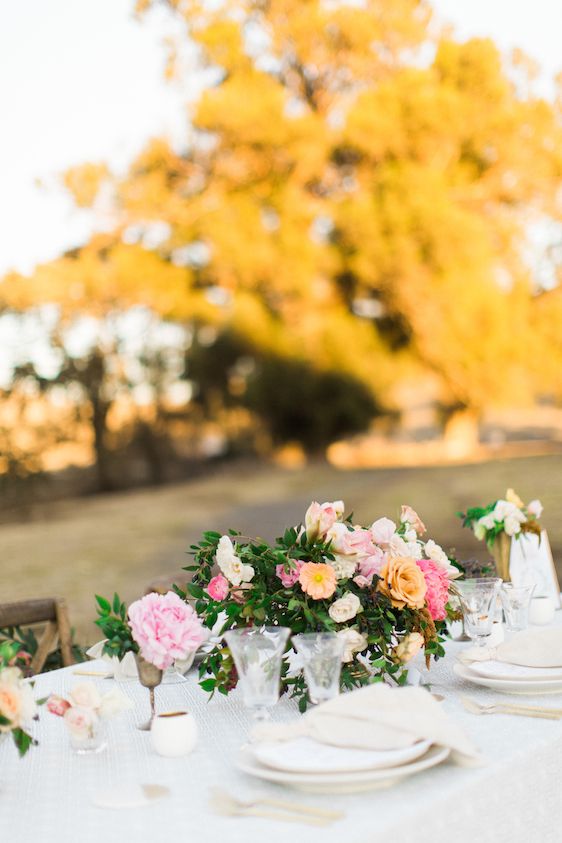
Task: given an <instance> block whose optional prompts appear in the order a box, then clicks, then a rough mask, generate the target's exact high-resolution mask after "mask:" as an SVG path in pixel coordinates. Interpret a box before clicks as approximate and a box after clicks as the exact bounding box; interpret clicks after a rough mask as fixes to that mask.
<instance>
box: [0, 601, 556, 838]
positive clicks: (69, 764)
mask: <svg viewBox="0 0 562 843" xmlns="http://www.w3.org/2000/svg"><path fill="white" fill-rule="evenodd" d="M554 623H555V624H557V625H562V611H558V612H556V618H555V621H554ZM467 646H469V645H467V644H466V643H460V642H457V641H454V640H451V641H448V642H447V644H446V648H445V650H446V655H445V657H444V658H442V659H439V660H438V661H437V662H435V663H433V664H432V665H431V668H430V669H429V670H426V668H425V667H424V666H422V664H421V663H418V669H417V672H416V675H417V676H418V678H420V679H421V681H422V682H423V683H424V684H429V690H430V692H432V693H434V694H436V695H439V697H442V698H443V700H442V702H441V704H442V705H443V706H444V708H445V710H446V712H447V713H448V715H449V716H450V717H451V718H453V719H454V720H455V721H456V722H457V723H458V724H459V725H460V726H462V728H463V729H464V731H465V732H466V734H467V735H468V736H469V737H470V739H471V740H472V742H473V743H474V744H475V746H476V747H477V748H478V750H479V751H480V753H481V756H482V763H481V764H480V765H478V766H474V767H473V766H470V767H463V766H458V765H456V764H455V763H453V762H452V761H450V760H448V761H446V762H445V763H442V764H440V765H438V766H436V767H434V768H432V769H428V770H425V771H423V772H420V773H418V774H416V775H413V776H411V777H409V778H405V779H403V780H402V781H400V782H399V783H398V784H396V785H395V786H393V787H388V788H383V789H378V790H377V789H374V790H371V791H365V792H360V793H350V794H346V793H334V794H331V795H327V794H317V793H307V792H301V791H298V790H293V789H288V788H286V787H284V786H282V785H279V784H273V783H269V782H266V781H262V780H261V779H258V778H254V777H251V776H249V775H247V774H245V773H243V772H241V771H240V770H239V769H238V768H237V765H236V759H237V755H238V753H239V751H240V749H241V747H243V746H244V745H245V744H246V743H247V742H248V740H249V736H250V732H251V730H252V726H253V718H252V714H251V712H250V711H248V710H247V709H246V708H245V707H244V705H243V700H242V698H241V694H240V692H239V691H238V690H236V689H235V690H234V691H232V692H231V693H230V694H229V695H228V697H225V696H223V695H220V694H216V695H215V696H213V697H212V698H210V697H209V694H208V693H206V692H205V691H203V690H202V689H201V688H200V687H199V684H198V674H197V670H195V669H193V670H191V671H190V672H189V673H188V674H187V676H186V677H185V678H181V677H179V676H178V677H177V681H172V682H170V683H169V684H167V683H164V684H162V685H161V686H159V687H158V688H157V689H156V706H157V710H158V711H160V712H165V711H178V710H187V711H189V712H191V714H192V715H193V716H194V718H195V720H196V723H197V727H198V734H199V736H198V741H197V744H196V746H195V748H194V750H193V751H192V752H191V753H190V754H189V755H186V756H183V757H179V758H169V757H162V756H160V755H158V754H157V753H156V752H155V750H154V749H153V747H152V744H151V736H150V733H149V732H146V731H141V730H139V729H138V728H137V725H138V724H139V723H140V722H141V721H142V720H146V718H147V716H148V713H149V698H148V691H147V689H146V688H144V687H142V686H141V685H140V683H139V682H138V681H137V680H135V679H132V680H129V681H126V682H120V683H119V684H120V687H121V689H122V690H123V691H124V692H125V693H126V694H127V695H128V696H129V697H130V698H131V700H132V701H133V703H134V707H133V708H131V709H130V710H127V711H125V712H122V713H121V714H120V715H119V716H117V717H115V718H114V719H111V720H109V721H108V722H107V747H106V749H105V751H103V752H101V753H99V754H91V755H79V754H77V753H75V752H74V751H73V749H72V748H71V746H70V741H69V735H68V733H67V731H66V726H65V724H64V722H63V721H62V719H61V718H59V717H57V716H55V715H53V714H51V713H50V712H48V711H47V710H46V709H45V708H42V709H41V710H40V717H39V720H38V721H37V722H36V723H34V727H33V734H34V736H35V737H36V738H37V740H38V742H39V743H38V745H37V746H34V747H32V749H31V750H30V751H29V752H28V753H27V755H26V756H25V757H24V758H23V759H20V758H19V757H18V754H17V752H16V749H15V747H14V746H13V744H12V741H11V740H7V739H6V740H3V741H2V742H1V743H0V843H36V841H37V843H39V842H40V843H123V841H126V842H127V841H130V843H164V841H168V840H170V841H174V843H223V842H224V843H236V842H237V841H249V840H256V841H258V840H259V841H267V843H287V841H289V840H293V841H295V843H299V841H306V843H379V841H380V843H382V841H389V843H430V841H431V843H487V841H489V843H517V842H518V841H525V842H526V843H550V841H552V843H559V841H560V840H562V720H545V719H534V718H529V717H523V716H520V715H505V714H492V715H486V716H484V715H480V716H479V715H475V714H472V713H469V712H468V711H467V710H465V707H464V705H463V703H462V701H461V699H460V697H461V696H466V697H470V698H471V699H472V700H475V701H477V702H480V703H492V702H497V701H503V702H505V701H509V702H521V701H524V702H525V703H526V704H533V705H535V704H536V705H543V706H553V707H555V706H558V707H561V706H562V694H552V695H536V696H526V697H524V698H523V697H515V696H510V697H507V696H506V695H504V694H501V693H498V692H497V691H494V690H490V689H488V688H484V687H479V686H476V685H472V684H470V683H468V682H466V681H464V680H462V679H460V678H458V677H457V676H456V674H455V672H454V670H453V668H454V665H455V662H456V656H457V655H458V653H459V652H460V651H461V649H462V648H464V647H467ZM84 670H87V672H91V673H98V674H99V677H96V676H94V677H85V676H82V675H79V672H80V671H84ZM105 670H106V663H105V662H103V661H101V660H97V661H92V662H88V663H87V664H86V665H74V666H71V667H66V668H62V669H60V670H54V671H52V672H48V673H44V674H41V675H39V676H37V677H36V679H35V686H34V691H35V694H36V697H37V698H42V697H46V696H48V695H49V694H51V693H54V694H59V695H62V696H64V694H65V693H68V692H69V691H70V690H71V688H72V686H73V684H75V683H77V682H79V681H88V680H89V681H93V682H96V683H97V684H99V687H100V690H102V691H103V690H105V689H109V688H110V687H112V686H113V685H114V683H115V680H114V679H112V678H106V677H103V673H104V671H105ZM301 716H302V715H301V714H299V712H298V710H297V706H296V704H295V702H294V701H293V700H291V699H289V698H288V697H283V698H282V699H280V700H279V702H278V704H277V705H276V706H275V707H274V708H273V709H272V710H271V718H272V720H273V721H274V722H282V721H289V720H291V719H295V718H298V717H301ZM141 785H158V786H162V787H164V788H167V795H165V796H163V797H162V798H159V799H154V800H149V801H147V802H146V804H141V805H137V806H134V805H133V806H130V807H127V806H126V802H125V803H124V804H123V806H122V807H120V806H119V802H118V795H119V793H120V792H124V793H125V792H129V791H130V789H131V788H133V789H134V788H137V787H139V786H141ZM215 787H220V788H222V789H223V790H225V791H227V792H228V793H229V794H230V795H232V796H233V797H235V798H238V799H243V800H248V801H251V800H253V799H256V798H263V797H273V798H278V799H279V798H282V799H285V800H289V801H291V802H292V803H293V804H298V805H305V806H313V807H316V808H329V809H336V810H338V811H341V812H342V817H341V819H338V820H337V821H335V822H333V823H332V824H330V825H329V826H326V827H322V828H315V827H311V826H309V825H306V824H304V823H290V824H289V823H288V822H283V821H279V820H271V819H262V818H255V817H231V816H222V815H219V814H217V813H215V810H214V808H213V805H212V800H211V795H212V791H213V788H215ZM108 792H109V793H114V794H116V795H117V800H116V803H117V806H116V807H102V806H101V805H100V804H99V803H100V798H99V797H100V794H104V793H105V794H107V793H108ZM102 803H103V800H102Z"/></svg>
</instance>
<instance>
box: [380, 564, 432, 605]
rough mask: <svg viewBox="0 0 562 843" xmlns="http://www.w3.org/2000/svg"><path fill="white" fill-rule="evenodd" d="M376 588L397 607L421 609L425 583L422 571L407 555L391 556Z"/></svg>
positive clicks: (423, 600) (425, 587) (425, 589)
mask: <svg viewBox="0 0 562 843" xmlns="http://www.w3.org/2000/svg"><path fill="white" fill-rule="evenodd" d="M378 590H379V591H380V592H382V593H383V594H386V596H387V597H389V598H390V602H391V603H392V605H393V606H395V607H396V608H397V609H403V608H404V606H409V607H410V608H411V609H422V608H423V605H424V602H425V593H426V591H427V585H426V582H425V577H424V575H423V571H421V570H420V568H419V567H418V565H417V564H416V560H415V559H411V558H410V557H409V556H396V557H391V558H390V559H389V560H388V562H387V563H386V565H385V566H384V567H383V569H382V571H381V573H380V580H379V583H378Z"/></svg>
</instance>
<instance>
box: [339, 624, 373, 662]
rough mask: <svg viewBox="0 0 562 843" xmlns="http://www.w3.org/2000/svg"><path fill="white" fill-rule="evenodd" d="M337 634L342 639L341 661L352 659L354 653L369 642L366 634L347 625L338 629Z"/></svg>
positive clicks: (362, 648) (358, 651)
mask: <svg viewBox="0 0 562 843" xmlns="http://www.w3.org/2000/svg"><path fill="white" fill-rule="evenodd" d="M337 635H338V637H339V638H342V639H343V655H342V662H351V661H353V657H354V655H355V653H360V652H361V651H362V650H364V649H365V648H366V647H367V644H368V643H369V642H368V641H367V636H366V635H363V633H361V632H358V631H357V630H356V629H350V628H349V627H348V628H347V629H340V631H339V632H338V633H337Z"/></svg>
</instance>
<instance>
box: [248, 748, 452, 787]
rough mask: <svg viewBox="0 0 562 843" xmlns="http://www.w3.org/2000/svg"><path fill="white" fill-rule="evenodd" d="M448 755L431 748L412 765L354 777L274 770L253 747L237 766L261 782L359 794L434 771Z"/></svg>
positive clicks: (374, 771)
mask: <svg viewBox="0 0 562 843" xmlns="http://www.w3.org/2000/svg"><path fill="white" fill-rule="evenodd" d="M449 752H450V750H449V749H448V747H442V746H432V747H430V749H428V751H427V752H426V753H425V755H422V757H421V758H418V759H416V760H415V761H411V762H410V763H409V764H402V765H401V766H398V767H389V768H388V769H386V770H361V771H355V772H353V773H289V772H287V771H286V770H273V769H272V768H271V767H266V766H265V765H263V764H260V762H259V761H258V760H257V758H256V757H255V756H254V754H253V752H252V750H251V747H250V746H245V747H242V749H241V750H240V753H239V755H238V758H237V760H236V766H237V767H238V769H239V770H242V772H243V773H247V774H248V775H250V776H255V777H256V778H258V779H265V780H266V781H269V782H276V783H277V784H284V785H287V786H288V787H294V788H296V789H297V790H305V791H308V792H309V793H359V792H361V791H364V790H374V789H377V788H382V787H390V786H391V785H393V784H396V783H397V782H399V781H400V779H404V778H406V777H407V776H413V775H414V773H419V772H421V771H422V770H428V769H429V768H430V767H435V766H436V765H437V764H440V763H441V762H442V761H444V760H445V759H446V758H447V756H448V755H449Z"/></svg>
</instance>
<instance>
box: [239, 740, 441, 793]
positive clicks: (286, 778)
mask: <svg viewBox="0 0 562 843" xmlns="http://www.w3.org/2000/svg"><path fill="white" fill-rule="evenodd" d="M448 755H449V749H447V748H444V747H437V746H432V745H431V744H430V742H429V741H418V742H417V743H414V744H412V745H411V746H408V747H402V748H400V749H389V750H384V751H374V750H365V749H348V748H344V747H338V746H329V745H328V744H323V743H319V742H318V741H315V740H312V739H311V738H304V737H302V738H295V739H293V740H290V741H285V742H283V743H257V744H249V745H247V746H245V747H243V748H242V750H241V751H240V754H239V756H238V760H237V766H238V768H239V769H240V770H242V771H243V772H244V773H248V774H249V775H250V776H256V777H257V778H260V779H265V780H266V781H271V782H277V783H278V784H285V785H289V786H290V787H294V788H297V789H299V790H307V791H310V792H315V793H356V792H358V791H362V790H372V789H374V788H379V787H389V786H390V785H392V784H395V783H396V782H398V781H399V780H400V779H402V778H405V777H406V776H411V775H413V774H414V773H418V772H420V771H421V770H426V769H428V768H429V767H434V766H435V765H436V764H440V763H441V761H444V760H445V758H447V756H448Z"/></svg>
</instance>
